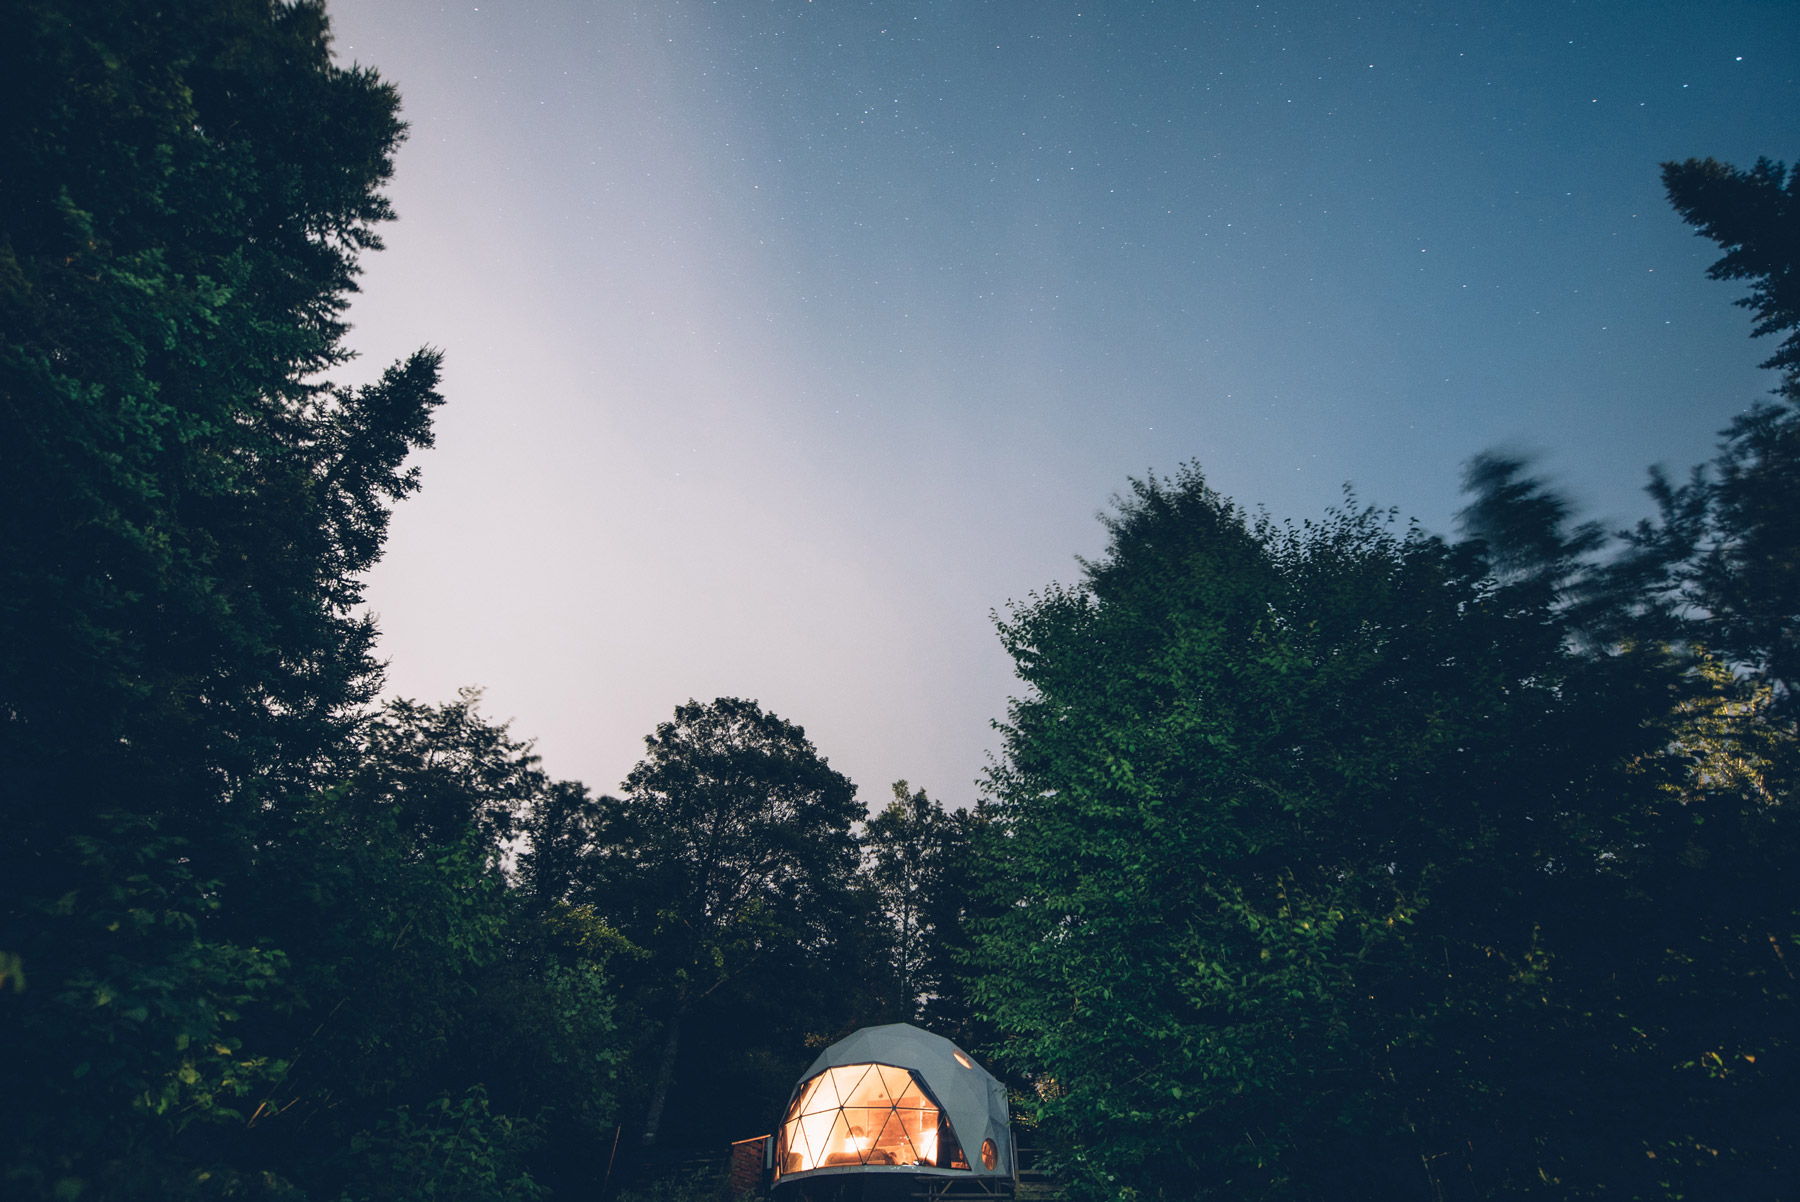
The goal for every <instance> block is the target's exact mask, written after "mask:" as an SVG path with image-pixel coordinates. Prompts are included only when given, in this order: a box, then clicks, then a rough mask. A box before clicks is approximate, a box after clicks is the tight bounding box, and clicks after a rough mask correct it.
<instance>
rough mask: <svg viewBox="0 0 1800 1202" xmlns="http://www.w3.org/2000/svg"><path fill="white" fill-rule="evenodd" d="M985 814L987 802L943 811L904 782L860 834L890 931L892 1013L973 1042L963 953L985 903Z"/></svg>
mask: <svg viewBox="0 0 1800 1202" xmlns="http://www.w3.org/2000/svg"><path fill="white" fill-rule="evenodd" d="M988 818H989V814H988V810H987V807H986V806H985V805H979V804H978V805H977V806H975V807H974V808H972V809H963V810H946V809H945V808H944V806H943V804H942V803H940V802H937V801H934V800H932V799H931V798H930V797H927V796H926V794H925V790H923V789H919V790H916V791H914V790H912V789H911V787H910V786H909V785H908V784H907V783H906V782H905V781H903V780H900V781H895V782H894V795H893V800H892V801H890V802H889V803H888V804H887V806H886V807H885V808H884V809H883V810H882V811H881V812H880V813H879V814H876V815H875V816H874V817H872V818H870V819H869V821H868V823H867V825H866V826H865V828H864V832H863V838H862V848H863V872H864V874H865V875H866V877H867V878H868V880H869V883H870V887H871V889H872V891H873V892H874V895H875V899H876V902H877V904H878V905H879V907H880V912H881V918H882V922H883V928H884V931H885V934H886V943H887V947H888V971H889V973H891V975H892V978H893V980H892V984H891V986H890V989H891V991H892V997H893V999H894V1000H893V1009H894V1011H895V1012H896V1013H897V1015H898V1017H900V1018H901V1019H903V1020H905V1021H906V1022H923V1023H924V1024H925V1025H926V1026H928V1027H930V1028H931V1029H932V1030H935V1031H938V1032H939V1033H940V1034H951V1033H953V1034H955V1036H956V1037H957V1038H958V1039H959V1040H963V1041H966V1042H967V1043H968V1044H969V1045H970V1046H976V1045H977V1044H978V1043H980V1042H982V1038H981V1036H980V1035H978V1034H977V1033H976V1030H975V1026H974V1019H973V1015H972V1013H971V1010H970V1001H969V997H968V994H967V981H966V980H965V977H964V973H963V970H962V966H961V964H960V963H959V960H958V958H959V957H960V956H961V955H962V954H963V953H964V952H965V951H966V949H967V942H968V935H967V926H968V923H969V920H970V917H971V915H972V914H973V913H975V912H976V910H977V909H978V907H979V905H980V899H979V890H978V888H977V871H978V870H977V867H976V863H975V859H974V844H975V839H976V836H977V834H978V832H979V831H981V830H982V828H983V827H984V826H985V824H986V822H987V821H988Z"/></svg>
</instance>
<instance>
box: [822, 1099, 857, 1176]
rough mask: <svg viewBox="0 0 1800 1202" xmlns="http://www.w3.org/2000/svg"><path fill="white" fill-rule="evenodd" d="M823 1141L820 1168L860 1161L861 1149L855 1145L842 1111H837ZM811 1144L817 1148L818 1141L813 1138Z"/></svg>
mask: <svg viewBox="0 0 1800 1202" xmlns="http://www.w3.org/2000/svg"><path fill="white" fill-rule="evenodd" d="M823 1142H824V1147H823V1149H821V1151H822V1152H823V1155H822V1156H821V1157H820V1158H819V1167H820V1168H828V1167H833V1166H837V1165H846V1164H861V1163H862V1149H861V1148H858V1147H857V1146H856V1141H855V1140H854V1139H853V1138H852V1137H851V1135H850V1121H849V1120H848V1119H846V1118H845V1117H844V1112H843V1111H841V1110H840V1111H838V1114H837V1118H836V1120H835V1121H833V1122H832V1124H831V1134H830V1135H828V1136H826V1137H825V1139H824V1141H823ZM813 1146H814V1148H815V1149H817V1148H819V1141H816V1140H815V1141H814V1143H813Z"/></svg>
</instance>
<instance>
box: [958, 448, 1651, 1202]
mask: <svg viewBox="0 0 1800 1202" xmlns="http://www.w3.org/2000/svg"><path fill="white" fill-rule="evenodd" d="M1484 470H1485V478H1483V472H1484ZM1477 482H1478V483H1480V484H1481V485H1482V487H1483V489H1484V497H1483V498H1482V500H1484V501H1485V502H1487V504H1486V505H1485V506H1484V505H1483V504H1482V503H1481V502H1479V501H1478V503H1477V505H1476V506H1474V507H1473V512H1472V514H1471V520H1472V521H1473V522H1475V523H1476V524H1478V525H1484V526H1485V527H1486V532H1487V533H1489V534H1490V535H1491V538H1490V539H1483V538H1471V539H1468V540H1465V541H1463V542H1461V543H1457V544H1450V543H1446V542H1445V541H1443V540H1441V539H1438V538H1434V537H1430V536H1428V535H1425V534H1423V533H1421V532H1419V531H1416V530H1414V531H1410V532H1408V533H1406V534H1403V535H1396V534H1394V533H1393V532H1391V530H1390V529H1389V528H1388V526H1387V524H1386V520H1385V519H1384V517H1383V515H1381V514H1380V513H1378V512H1376V511H1373V510H1367V509H1356V508H1346V509H1344V510H1340V511H1336V512H1334V513H1332V514H1331V515H1329V516H1328V517H1327V519H1326V520H1324V521H1323V522H1319V523H1311V524H1307V525H1304V526H1301V527H1279V526H1275V525H1273V524H1272V523H1270V522H1268V521H1267V520H1262V521H1252V520H1251V519H1249V518H1248V517H1246V516H1245V515H1244V514H1243V513H1242V511H1241V510H1238V509H1237V508H1236V507H1235V506H1233V505H1232V504H1231V503H1230V502H1228V501H1227V500H1225V499H1224V498H1222V497H1220V496H1218V495H1217V494H1216V493H1214V492H1213V491H1212V490H1211V489H1209V488H1208V487H1207V486H1206V484H1205V482H1204V480H1203V479H1202V478H1201V476H1200V475H1199V473H1198V471H1197V470H1194V469H1191V468H1190V469H1186V470H1184V472H1183V473H1182V474H1181V475H1180V476H1179V477H1177V478H1176V479H1175V480H1173V481H1167V482H1165V481H1160V480H1156V479H1151V480H1148V481H1141V482H1136V483H1134V485H1133V491H1132V493H1131V495H1130V496H1129V497H1128V498H1127V499H1126V500H1125V501H1123V502H1122V503H1121V505H1120V508H1119V510H1118V512H1117V513H1116V515H1115V516H1113V517H1112V518H1111V519H1110V520H1109V522H1108V525H1109V529H1110V531H1111V535H1112V537H1111V541H1110V543H1109V547H1108V550H1107V553H1106V555H1105V556H1104V557H1103V558H1102V559H1100V560H1098V561H1096V562H1093V563H1089V564H1086V565H1085V577H1084V580H1083V581H1082V583H1081V584H1080V585H1079V586H1076V587H1071V588H1061V587H1058V588H1052V589H1050V590H1048V591H1047V592H1046V593H1044V594H1043V595H1041V596H1038V597H1035V598H1034V599H1033V600H1031V601H1030V602H1028V603H1026V604H1024V605H1021V606H1018V607H1015V609H1014V610H1013V612H1012V613H1011V615H1010V616H1009V617H1008V618H1007V619H1006V620H1005V621H1003V622H1002V624H1001V633H1002V637H1003V639H1004V640H1005V642H1006V644H1007V646H1008V649H1009V650H1010V651H1011V653H1012V654H1013V656H1014V660H1015V663H1016V664H1017V666H1018V671H1019V674H1020V677H1021V679H1022V680H1024V681H1025V683H1026V684H1027V685H1028V686H1029V688H1030V690H1031V691H1030V693H1029V694H1028V695H1027V696H1026V697H1024V698H1022V699H1020V700H1018V701H1016V702H1015V703H1014V704H1013V705H1012V706H1011V708H1010V711H1009V714H1010V717H1009V721H1008V723H1007V725H1006V726H1005V727H1004V728H1003V730H1002V733H1003V738H1004V740H1005V744H1004V746H1005V750H1006V758H1005V761H1004V762H1003V764H1002V765H1000V766H999V767H998V768H997V769H996V770H995V771H994V772H993V774H992V777H991V781H990V785H991V788H992V790H993V792H994V794H995V796H996V799H997V801H998V804H999V815H1000V824H999V829H998V831H997V837H996V838H994V839H993V840H991V841H990V846H989V848H988V855H989V865H990V871H991V872H992V873H993V874H995V876H996V878H997V879H998V880H999V881H1000V882H1001V883H1002V884H1001V888H1002V889H1004V890H1005V891H1006V892H1007V894H1008V895H1009V896H1010V899H1011V901H1012V904H1011V906H1010V907H1008V908H1006V909H1005V910H1003V911H1001V912H999V914H998V916H997V917H996V918H994V919H993V920H991V921H990V922H989V923H988V924H987V925H986V928H985V930H984V931H983V932H982V934H981V936H980V938H979V941H978V947H979V961H978V965H979V968H980V969H981V974H982V975H980V976H979V977H978V979H977V981H976V983H975V990H976V994H977V997H978V999H979V1000H980V1002H981V1003H982V1004H983V1005H984V1008H985V1009H986V1011H987V1013H988V1014H989V1016H990V1017H991V1018H992V1019H993V1020H994V1021H995V1022H996V1023H997V1024H998V1025H999V1027H1000V1028H1001V1030H1002V1031H1003V1033H1004V1034H1005V1036H1006V1037H1007V1042H1006V1043H1005V1044H1004V1048H1005V1049H1006V1051H1007V1052H1008V1054H1009V1055H1011V1056H1012V1057H1013V1058H1014V1059H1015V1061H1016V1062H1017V1063H1018V1064H1019V1065H1020V1066H1021V1067H1023V1068H1024V1069H1026V1070H1027V1071H1029V1072H1030V1073H1031V1074H1032V1075H1033V1076H1034V1078H1035V1079H1036V1081H1037V1083H1038V1085H1039V1088H1040V1091H1041V1096H1042V1098H1043V1102H1042V1104H1041V1107H1040V1108H1039V1117H1040V1119H1041V1121H1042V1122H1043V1124H1044V1126H1045V1130H1046V1133H1047V1135H1048V1136H1049V1137H1050V1138H1051V1139H1052V1140H1059V1141H1064V1146H1065V1147H1066V1148H1067V1149H1069V1152H1068V1155H1066V1156H1065V1160H1064V1168H1065V1169H1066V1170H1067V1171H1069V1172H1070V1173H1071V1174H1072V1175H1073V1176H1074V1177H1075V1178H1076V1180H1077V1181H1078V1182H1079V1183H1080V1186H1081V1188H1083V1189H1084V1190H1086V1191H1087V1192H1089V1193H1091V1194H1092V1195H1093V1196H1100V1195H1103V1194H1116V1193H1118V1192H1119V1191H1120V1190H1121V1189H1123V1188H1126V1187H1129V1188H1131V1189H1134V1190H1138V1191H1143V1192H1148V1193H1156V1194H1160V1195H1163V1196H1183V1197H1186V1196H1196V1195H1210V1194H1216V1195H1218V1196H1237V1197H1258V1196H1290V1195H1307V1196H1322V1195H1328V1196H1344V1197H1347V1196H1377V1195H1379V1196H1385V1197H1405V1196H1413V1195H1416V1196H1420V1197H1432V1196H1436V1193H1434V1191H1435V1192H1437V1193H1441V1192H1442V1191H1445V1190H1449V1189H1452V1188H1453V1186H1452V1184H1451V1183H1450V1182H1449V1180H1448V1179H1449V1178H1450V1177H1451V1175H1452V1172H1453V1171H1455V1174H1456V1175H1457V1176H1458V1177H1462V1178H1464V1179H1467V1180H1479V1181H1482V1182H1485V1183H1486V1184H1485V1185H1484V1186H1482V1187H1480V1188H1483V1189H1489V1190H1493V1191H1496V1192H1506V1191H1508V1190H1511V1191H1521V1192H1522V1191H1526V1190H1529V1189H1532V1188H1538V1187H1540V1186H1541V1184H1542V1182H1541V1180H1540V1179H1539V1177H1538V1173H1539V1171H1540V1170H1542V1171H1544V1172H1547V1173H1549V1174H1551V1175H1552V1176H1556V1177H1558V1178H1559V1179H1560V1180H1562V1181H1563V1182H1564V1183H1565V1186H1564V1187H1563V1188H1576V1189H1579V1188H1585V1187H1587V1186H1588V1185H1589V1184H1591V1183H1592V1182H1594V1181H1607V1180H1612V1181H1614V1182H1615V1183H1616V1182H1619V1181H1620V1180H1621V1178H1620V1177H1619V1176H1618V1174H1617V1172H1616V1170H1614V1169H1612V1167H1611V1166H1616V1165H1617V1164H1618V1163H1620V1162H1621V1161H1622V1159H1623V1158H1624V1157H1625V1156H1626V1155H1627V1153H1626V1151H1625V1150H1624V1149H1623V1148H1621V1146H1620V1141H1621V1140H1622V1139H1626V1140H1628V1139H1629V1138H1630V1137H1629V1136H1621V1133H1620V1132H1619V1130H1618V1129H1617V1128H1616V1127H1614V1126H1613V1125H1612V1124H1611V1122H1610V1119H1609V1118H1599V1119H1597V1118H1596V1116H1595V1114H1594V1113H1593V1112H1592V1109H1591V1107H1590V1106H1589V1105H1588V1104H1587V1103H1588V1102H1589V1101H1591V1100H1592V1093H1593V1091H1592V1090H1588V1091H1581V1092H1586V1093H1588V1094H1589V1095H1590V1096H1589V1097H1588V1098H1587V1099H1582V1098H1581V1092H1577V1091H1576V1090H1575V1089H1574V1086H1573V1081H1572V1079H1571V1076H1570V1074H1574V1073H1577V1072H1580V1071H1585V1070H1588V1069H1592V1068H1593V1067H1594V1065H1595V1061H1596V1059H1597V1060H1599V1061H1600V1062H1602V1063H1604V1062H1606V1056H1605V1055H1602V1054H1601V1053H1600V1052H1599V1051H1597V1050H1596V1043H1597V1041H1599V1040H1603V1039H1609V1038H1612V1037H1614V1036H1616V1035H1618V1034H1619V1031H1618V1029H1617V1028H1616V1027H1614V1026H1611V1025H1608V1024H1607V1023H1598V1024H1596V1023H1595V1022H1593V1021H1590V1020H1589V1019H1588V1018H1584V1017H1583V1011H1582V1008H1581V1005H1580V1000H1579V999H1570V998H1566V997H1559V996H1558V994H1557V991H1556V989H1555V983H1556V981H1557V979H1558V978H1557V973H1558V972H1559V971H1560V961H1559V960H1558V959H1557V955H1556V952H1557V949H1558V944H1562V945H1563V946H1568V947H1571V948H1574V947H1580V948H1583V949H1590V948H1591V947H1592V946H1593V945H1594V944H1595V943H1597V942H1599V940H1598V939H1596V938H1595V937H1594V936H1593V933H1592V932H1591V931H1588V930H1587V929H1586V928H1582V929H1580V930H1577V931H1573V932H1571V931H1569V930H1567V929H1564V928H1566V926H1567V925H1568V923H1569V919H1570V917H1571V916H1572V915H1579V914H1581V913H1582V908H1583V907H1584V906H1590V905H1592V904H1593V903H1594V902H1595V901H1596V900H1597V899H1600V898H1610V899H1614V900H1616V899H1617V897H1618V895H1619V890H1621V889H1624V888H1625V886H1624V885H1623V884H1621V883H1620V882H1621V880H1622V876H1621V874H1619V873H1617V872H1614V871H1613V870H1612V869H1611V868H1610V867H1609V865H1611V864H1612V863H1613V862H1614V861H1615V860H1616V859H1617V858H1619V857H1620V856H1621V855H1622V854H1624V853H1625V852H1627V851H1629V849H1630V848H1631V847H1632V846H1633V842H1634V838H1635V835H1634V827H1635V826H1638V825H1641V823H1638V822H1637V821H1636V819H1638V818H1639V817H1641V813H1642V811H1643V810H1645V809H1646V808H1648V807H1649V806H1650V805H1651V803H1652V801H1653V799H1654V798H1655V797H1656V796H1657V795H1658V793H1657V790H1659V789H1661V788H1663V787H1665V786H1666V783H1667V782H1668V780H1669V779H1670V778H1671V777H1672V776H1673V775H1674V773H1673V770H1672V768H1671V767H1670V766H1669V765H1668V764H1667V763H1666V762H1665V761H1664V760H1662V759H1660V758H1659V757H1658V755H1657V752H1658V751H1659V750H1660V749H1661V748H1662V747H1664V746H1666V744H1667V742H1668V740H1669V739H1670V737H1671V736H1670V730H1671V722H1670V721H1669V720H1668V719H1667V718H1666V715H1667V713H1668V709H1669V706H1670V704H1671V702H1672V700H1673V698H1675V697H1676V696H1679V695H1680V680H1681V673H1680V670H1679V666H1678V665H1677V664H1675V663H1673V662H1672V661H1670V660H1669V658H1668V657H1667V656H1665V655H1663V654H1662V653H1661V652H1659V651H1657V650H1656V649H1654V648H1640V649H1636V650H1629V649H1625V650H1619V651H1617V652H1616V653H1611V654H1605V655H1584V654H1578V653H1577V652H1576V651H1575V650H1573V649H1572V647H1571V644H1570V631H1569V629H1568V626H1567V624H1566V622H1565V621H1564V620H1563V619H1561V618H1559V616H1558V615H1559V612H1560V611H1559V608H1558V605H1559V600H1560V599H1561V598H1562V597H1563V596H1564V594H1565V593H1567V592H1569V591H1570V590H1571V588H1572V586H1573V584H1574V583H1576V581H1575V580H1574V577H1575V576H1576V575H1577V574H1578V572H1577V569H1578V568H1579V564H1580V557H1581V554H1582V552H1583V550H1584V548H1585V547H1587V546H1588V544H1589V541H1590V540H1589V539H1588V537H1587V535H1586V533H1585V532H1584V531H1582V530H1581V529H1579V528H1570V527H1569V525H1568V523H1567V521H1566V518H1567V514H1566V510H1564V509H1563V508H1562V507H1561V506H1560V505H1559V504H1558V503H1556V502H1555V500H1554V498H1550V497H1547V496H1545V495H1543V494H1542V493H1541V492H1539V491H1537V490H1534V489H1532V488H1531V487H1530V486H1529V485H1528V484H1523V483H1522V482H1521V481H1519V480H1518V479H1517V477H1516V474H1515V473H1514V472H1511V471H1509V470H1508V469H1507V468H1506V466H1505V465H1503V464H1493V465H1487V467H1486V468H1485V469H1484V468H1483V467H1482V466H1480V465H1478V469H1477ZM1513 486H1518V487H1513ZM1621 909H1624V907H1621ZM1616 913H1617V911H1615V915H1616ZM1575 925H1576V926H1578V927H1579V925H1580V924H1579V923H1577V924H1575ZM1553 935H1554V936H1555V937H1556V938H1555V939H1554V940H1553V939H1552V936H1553ZM1596 1026H1599V1027H1603V1028H1605V1029H1604V1030H1601V1031H1597V1030H1596ZM1576 1053H1579V1055H1577V1054H1576ZM1552 1054H1555V1056H1557V1057H1560V1062H1559V1061H1558V1060H1557V1059H1554V1058H1552V1059H1549V1060H1548V1061H1547V1060H1546V1058H1547V1057H1551V1056H1552ZM1526 1061H1528V1062H1530V1063H1531V1064H1532V1065H1533V1066H1534V1072H1535V1073H1536V1076H1535V1077H1534V1078H1527V1077H1524V1076H1522V1075H1521V1074H1520V1073H1519V1072H1518V1071H1516V1068H1515V1067H1514V1066H1516V1065H1517V1064H1519V1063H1521V1062H1526ZM1559 1064H1560V1067H1559V1068H1556V1069H1552V1068H1550V1067H1548V1066H1549V1065H1559ZM1602 1110H1603V1108H1602ZM1630 1146H1631V1145H1630V1144H1629V1142H1627V1143H1626V1144H1625V1147H1626V1148H1629V1147H1630ZM1600 1148H1604V1149H1605V1150H1604V1152H1602V1151H1600V1150H1599V1149H1600ZM1637 1154H1638V1155H1641V1152H1638V1153H1637ZM1601 1161H1608V1162H1609V1164H1608V1169H1607V1170H1602V1169H1601V1168H1600V1167H1599V1165H1600V1162H1601ZM1639 1175H1640V1176H1641V1175H1642V1174H1641V1173H1640V1174H1639ZM1470 1188H1473V1187H1470Z"/></svg>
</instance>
